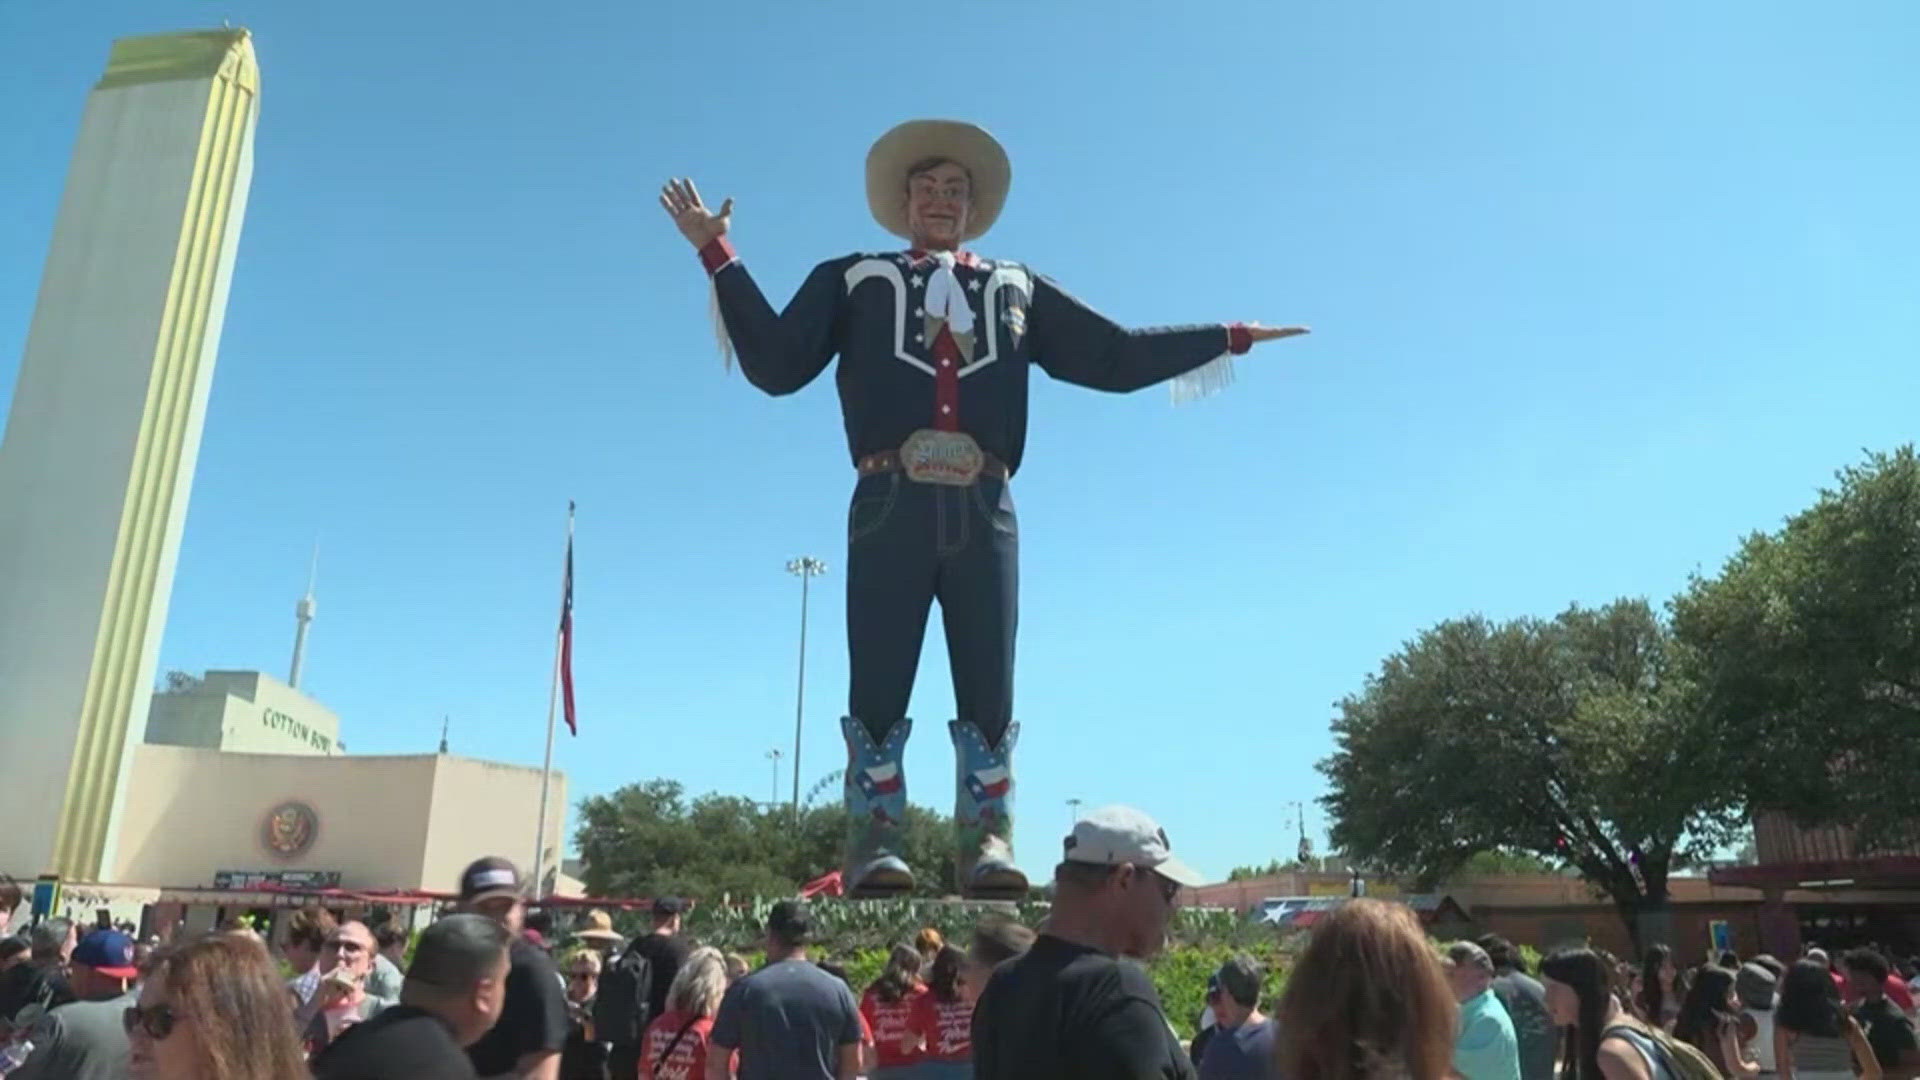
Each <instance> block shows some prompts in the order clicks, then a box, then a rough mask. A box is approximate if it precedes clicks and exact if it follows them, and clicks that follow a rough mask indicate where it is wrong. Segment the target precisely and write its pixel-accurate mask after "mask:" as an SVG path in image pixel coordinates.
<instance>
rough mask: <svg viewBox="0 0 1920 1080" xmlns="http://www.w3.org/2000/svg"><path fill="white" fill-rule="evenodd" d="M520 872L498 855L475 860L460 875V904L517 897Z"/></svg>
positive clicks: (510, 862)
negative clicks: (492, 897) (503, 897)
mask: <svg viewBox="0 0 1920 1080" xmlns="http://www.w3.org/2000/svg"><path fill="white" fill-rule="evenodd" d="M519 895H520V871H519V869H518V868H516V867H515V866H514V865H513V863H512V861H510V860H508V859H503V858H501V857H500V856H498V855H489V856H487V857H486V858H484V859H476V860H474V861H473V864H472V865H470V866H468V867H467V868H466V869H465V870H463V871H461V873H460V902H461V903H463V904H471V903H473V902H474V901H476V900H484V899H486V898H487V897H489V896H519Z"/></svg>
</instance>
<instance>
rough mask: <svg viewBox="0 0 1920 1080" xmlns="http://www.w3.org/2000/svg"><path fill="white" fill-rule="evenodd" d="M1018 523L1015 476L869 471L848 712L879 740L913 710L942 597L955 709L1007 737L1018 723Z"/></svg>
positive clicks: (854, 598)
mask: <svg viewBox="0 0 1920 1080" xmlns="http://www.w3.org/2000/svg"><path fill="white" fill-rule="evenodd" d="M1019 555H1020V540H1019V522H1018V520H1017V519H1016V518H1015V516H1014V510H1013V493H1012V492H1011V491H1010V490H1009V489H1008V486H1007V482H1006V481H1004V480H990V479H986V478H984V477H983V478H981V479H980V480H978V481H975V482H974V483H973V484H972V485H970V486H967V487H954V486H949V485H941V484H919V483H915V482H913V481H912V480H909V479H907V478H906V477H905V476H904V475H902V474H901V473H898V472H891V473H878V474H875V475H872V476H864V477H861V478H860V482H859V483H858V484H857V485H856V486H855V487H854V491H853V500H852V505H851V506H850V507H849V508H848V510H847V655H848V667H849V674H850V678H849V688H848V699H849V700H848V713H849V715H852V716H854V717H857V718H858V719H859V720H860V721H861V723H863V724H864V725H865V726H866V728H867V730H868V731H870V732H872V733H873V736H874V739H875V741H880V740H882V739H884V738H885V735H886V732H887V730H888V729H889V728H891V727H892V726H893V725H894V724H895V723H897V722H899V721H900V720H901V719H902V718H904V717H905V716H906V714H907V701H908V699H909V698H911V697H912V695H913V677H914V673H915V671H916V670H917V669H918V668H919V666H920V646H921V643H922V641H923V639H924V638H925V637H926V630H927V612H928V611H929V609H930V607H931V605H932V603H933V601H934V600H935V599H938V600H939V601H940V615H941V618H942V620H943V621H944V623H945V626H946V636H947V660H948V662H949V664H950V665H951V667H952V670H953V697H954V705H955V710H956V711H955V715H956V716H957V717H958V718H959V719H961V720H963V721H970V722H972V723H974V724H976V725H978V727H979V728H980V731H981V733H982V734H984V735H985V736H986V737H987V740H988V742H989V743H992V744H995V745H997V744H998V743H999V741H1000V738H1001V736H1002V735H1004V734H1005V733H1006V730H1007V725H1009V724H1010V723H1012V722H1013V641H1014V633H1015V630H1016V628H1017V626H1018V623H1019V597H1018V591H1019V576H1020V575H1019V563H1020V559H1019Z"/></svg>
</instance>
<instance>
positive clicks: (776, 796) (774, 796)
mask: <svg viewBox="0 0 1920 1080" xmlns="http://www.w3.org/2000/svg"><path fill="white" fill-rule="evenodd" d="M767 760H768V761H771V762H773V787H772V789H771V790H770V791H769V793H768V795H767V809H769V810H771V809H773V808H774V807H776V806H779V805H780V748H779V747H777V746H776V747H774V748H773V749H771V750H769V751H767Z"/></svg>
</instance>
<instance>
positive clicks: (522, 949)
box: [460, 856, 569, 1080]
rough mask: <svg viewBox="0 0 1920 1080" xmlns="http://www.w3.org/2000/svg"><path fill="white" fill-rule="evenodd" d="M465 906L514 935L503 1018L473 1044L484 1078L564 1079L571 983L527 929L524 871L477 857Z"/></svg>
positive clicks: (463, 883) (464, 883)
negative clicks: (522, 888)
mask: <svg viewBox="0 0 1920 1080" xmlns="http://www.w3.org/2000/svg"><path fill="white" fill-rule="evenodd" d="M460 907H461V910H462V911H466V912H470V913H472V914H475V915H484V916H486V917H487V918H489V919H492V920H493V921H494V922H497V923H499V924H500V925H501V926H502V927H504V928H505V929H506V931H507V933H508V935H510V936H511V937H512V939H513V942H512V946H511V948H510V950H509V955H510V958H511V963H512V967H511V968H510V969H509V970H508V972H507V997H506V1002H505V1004H504V1005H502V1006H501V1010H500V1018H499V1019H498V1020H496V1021H495V1022H494V1025H493V1027H492V1029H491V1030H489V1031H488V1032H487V1033H486V1034H485V1035H484V1036H482V1037H481V1038H480V1040H479V1041H478V1042H476V1043H474V1044H473V1045H471V1046H469V1047H467V1056H468V1057H469V1058H471V1059H472V1061H473V1069H474V1072H476V1073H478V1074H479V1075H480V1076H481V1077H483V1078H487V1077H498V1076H507V1077H517V1078H518V1080H558V1077H559V1075H560V1050H561V1048H562V1047H564V1046H566V1044H567V1030H568V1027H569V1024H568V1021H567V994H566V988H565V987H564V986H562V985H561V983H560V973H559V972H558V971H556V970H555V969H554V966H553V960H552V959H551V958H549V957H548V956H547V954H546V953H544V952H542V951H540V950H539V949H538V948H536V947H535V946H534V945H533V943H532V942H529V941H528V940H527V939H526V938H525V937H524V936H523V935H522V934H521V931H522V930H523V929H524V928H525V925H526V924H525V920H526V912H527V909H526V904H525V902H524V901H523V900H522V899H521V897H520V872H519V871H518V870H516V869H515V868H514V865H513V863H511V862H509V861H507V860H506V859H502V858H499V857H497V856H494V857H488V858H485V859H481V860H479V861H477V862H475V863H474V864H473V865H471V866H469V867H467V869H466V872H465V873H463V874H461V875H460Z"/></svg>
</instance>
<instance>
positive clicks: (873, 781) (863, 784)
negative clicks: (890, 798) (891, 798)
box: [853, 761, 900, 799]
mask: <svg viewBox="0 0 1920 1080" xmlns="http://www.w3.org/2000/svg"><path fill="white" fill-rule="evenodd" d="M853 782H854V784H855V785H857V786H858V787H859V788H860V794H862V795H865V796H866V797H867V798H869V799H873V798H878V797H879V796H881V795H892V794H893V793H895V792H897V791H899V790H900V766H899V765H897V764H895V763H893V762H891V761H887V762H882V763H880V764H878V765H875V766H872V767H871V768H866V769H861V770H860V772H859V774H858V775H857V776H855V777H854V779H853Z"/></svg>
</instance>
